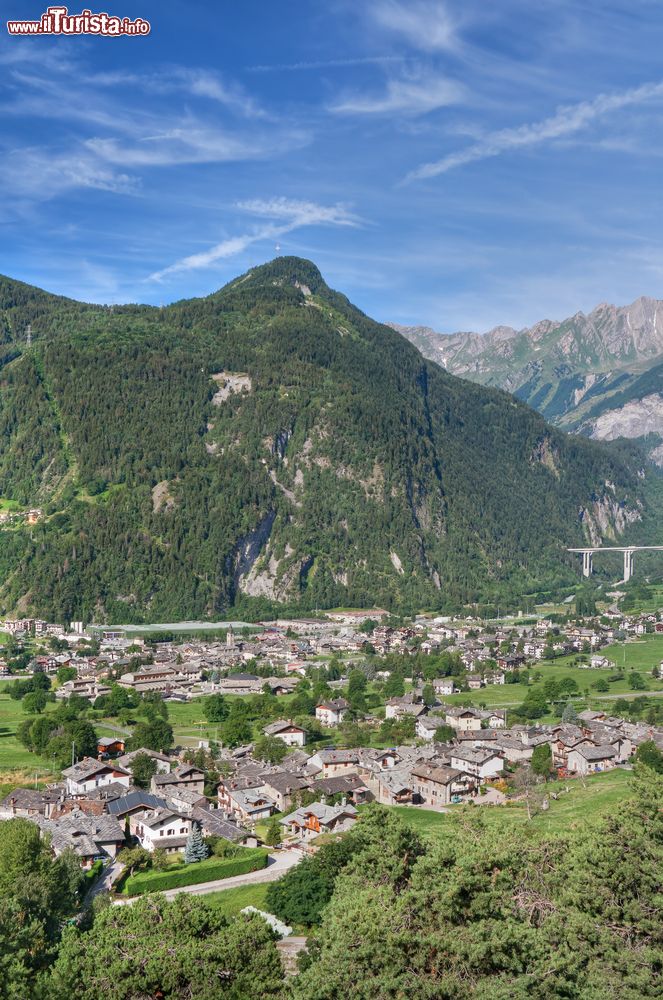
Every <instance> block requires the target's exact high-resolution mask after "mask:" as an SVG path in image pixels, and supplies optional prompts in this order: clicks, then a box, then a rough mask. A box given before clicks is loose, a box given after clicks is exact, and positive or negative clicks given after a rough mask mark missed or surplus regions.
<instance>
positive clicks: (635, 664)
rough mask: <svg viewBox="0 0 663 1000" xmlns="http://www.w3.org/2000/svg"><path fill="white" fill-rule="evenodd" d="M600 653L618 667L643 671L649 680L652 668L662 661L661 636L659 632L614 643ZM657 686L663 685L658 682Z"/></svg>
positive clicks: (662, 638) (662, 636)
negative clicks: (648, 676)
mask: <svg viewBox="0 0 663 1000" xmlns="http://www.w3.org/2000/svg"><path fill="white" fill-rule="evenodd" d="M600 653H601V656H607V658H608V659H609V660H612V662H613V663H614V664H616V666H618V667H626V669H627V670H631V669H632V668H634V669H636V670H644V671H646V672H647V673H648V674H649V675H650V678H651V669H652V667H655V666H658V664H659V663H660V662H661V660H663V635H662V634H661V633H660V632H659V633H653V634H652V635H643V636H639V637H638V638H637V639H629V641H628V642H616V643H613V645H611V646H606V648H605V649H602V650H600ZM659 686H661V687H663V683H661V682H659Z"/></svg>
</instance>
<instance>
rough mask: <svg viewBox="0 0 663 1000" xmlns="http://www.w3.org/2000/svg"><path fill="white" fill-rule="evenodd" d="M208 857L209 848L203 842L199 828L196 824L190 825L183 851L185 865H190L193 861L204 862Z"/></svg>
mask: <svg viewBox="0 0 663 1000" xmlns="http://www.w3.org/2000/svg"><path fill="white" fill-rule="evenodd" d="M208 856H209V848H208V847H207V844H206V843H205V841H204V840H203V835H202V833H201V830H200V826H199V824H198V823H192V824H191V833H190V834H189V836H188V838H187V842H186V847H185V849H184V861H185V863H186V864H187V865H190V864H192V863H193V862H194V861H204V860H205V858H206V857H208Z"/></svg>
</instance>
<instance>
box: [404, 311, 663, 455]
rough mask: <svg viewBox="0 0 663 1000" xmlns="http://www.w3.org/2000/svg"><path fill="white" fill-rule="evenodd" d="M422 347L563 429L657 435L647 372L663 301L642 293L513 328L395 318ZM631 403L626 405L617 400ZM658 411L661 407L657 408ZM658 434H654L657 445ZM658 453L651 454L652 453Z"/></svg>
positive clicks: (657, 353)
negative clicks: (481, 330)
mask: <svg viewBox="0 0 663 1000" xmlns="http://www.w3.org/2000/svg"><path fill="white" fill-rule="evenodd" d="M393 327H394V329H397V330H398V331H399V332H401V333H403V335H404V336H407V337H408V339H409V340H411V341H412V342H413V343H415V344H416V346H418V347H419V349H420V350H421V351H422V353H424V354H425V356H426V357H429V358H430V359H431V360H434V361H436V362H437V363H439V364H441V365H442V366H443V367H445V368H446V370H447V371H450V372H452V373H453V374H456V375H459V376H460V377H463V378H468V379H472V380H474V381H477V382H479V383H480V384H482V385H496V386H499V387H500V388H503V389H505V390H507V391H509V392H512V393H514V395H516V396H517V397H518V398H519V399H522V400H523V401H524V402H527V403H528V404H529V405H531V406H533V407H534V408H535V409H537V410H539V411H540V412H541V413H542V414H543V415H544V416H545V417H546V418H547V419H548V420H550V421H551V422H553V423H554V424H556V425H557V426H560V427H562V428H564V429H566V430H570V431H577V432H579V433H582V434H585V435H587V436H590V437H595V438H599V439H608V440H611V439H614V438H615V437H618V436H620V435H621V434H623V435H624V436H628V437H641V436H643V435H642V434H639V433H636V432H637V430H638V427H637V422H638V405H639V403H640V402H641V401H642V400H644V398H645V395H649V396H652V395H653V396H656V397H657V398H659V397H660V398H661V406H660V407H659V406H658V405H657V404H656V402H655V400H652V399H649V400H648V402H647V403H644V404H643V405H642V407H641V409H642V415H643V418H644V417H645V416H647V421H646V428H647V430H646V431H643V434H644V433H650V434H654V435H659V436H660V437H661V439H662V440H663V396H661V391H660V390H661V389H663V380H662V381H661V382H660V385H656V384H654V383H655V380H654V379H653V378H652V377H651V376H650V375H648V373H649V372H652V371H656V370H657V368H658V366H659V363H663V301H661V300H659V299H655V298H651V297H647V296H641V297H640V298H638V299H636V300H635V301H634V302H632V303H631V304H630V305H628V306H614V305H610V304H609V303H600V304H599V305H598V306H596V308H595V309H593V310H592V311H591V312H589V313H584V312H581V311H580V312H577V313H575V314H574V315H573V316H571V317H569V318H567V319H565V320H562V321H556V320H548V319H546V320H541V321H539V322H538V323H536V324H534V325H533V326H531V327H525V328H523V329H521V330H515V329H513V328H512V327H504V326H498V327H494V328H493V329H492V330H489V331H488V332H487V333H485V334H476V333H457V334H437V333H436V332H435V331H434V330H432V329H431V328H429V327H404V326H402V325H396V324H393ZM626 403H628V404H630V406H629V410H628V411H626V412H624V411H623V409H622V407H623V406H624V405H625V404H626ZM659 411H660V412H659ZM659 445H660V442H656V441H654V442H653V445H652V446H651V447H650V451H651V452H655V451H656V448H657V447H658V446H659ZM654 457H655V458H656V457H657V456H656V454H655V455H654Z"/></svg>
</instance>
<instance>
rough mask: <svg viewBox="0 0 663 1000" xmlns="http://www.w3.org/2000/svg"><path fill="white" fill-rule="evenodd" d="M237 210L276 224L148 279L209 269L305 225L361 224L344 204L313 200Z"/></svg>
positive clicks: (255, 203) (249, 204)
mask: <svg viewBox="0 0 663 1000" xmlns="http://www.w3.org/2000/svg"><path fill="white" fill-rule="evenodd" d="M236 207H237V208H238V209H240V210H242V211H245V212H249V213H250V214H251V215H256V216H260V217H261V218H264V219H274V220H277V222H269V223H267V224H265V225H262V226H259V227H257V228H256V229H254V230H252V231H251V232H249V233H242V234H240V235H238V236H232V237H230V238H229V239H226V240H223V241H222V242H221V243H217V244H216V245H215V246H213V247H210V248H209V249H208V250H203V251H202V252H200V253H195V254H191V255H189V256H188V257H182V258H181V259H180V260H176V261H175V262H174V263H173V264H170V265H169V266H168V267H165V268H163V269H162V270H160V271H155V272H154V274H151V275H150V277H149V280H150V281H162V280H163V279H164V278H167V277H169V276H171V275H173V274H181V273H182V272H184V271H196V270H199V269H201V268H205V267H210V266H211V265H212V264H215V263H216V262H217V261H219V260H226V259H227V258H229V257H235V256H236V255H237V254H239V253H242V252H243V251H244V250H246V249H247V248H248V247H250V246H252V245H253V244H255V243H261V242H263V241H264V240H278V239H280V238H281V237H282V236H285V235H286V233H291V232H293V231H294V230H295V229H302V228H304V227H305V226H323V225H332V226H356V225H358V224H359V219H358V218H357V217H356V216H355V215H353V214H352V213H351V212H350V210H349V209H348V207H347V206H346V205H342V204H338V205H318V204H316V203H315V202H311V201H295V200H293V199H289V198H273V199H270V200H262V199H252V200H250V201H244V202H239V203H238V204H237V206H236ZM277 223H278V224H277Z"/></svg>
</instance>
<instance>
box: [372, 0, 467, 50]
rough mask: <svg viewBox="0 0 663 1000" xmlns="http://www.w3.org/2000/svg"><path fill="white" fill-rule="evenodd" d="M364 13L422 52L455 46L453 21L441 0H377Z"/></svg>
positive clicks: (455, 35)
mask: <svg viewBox="0 0 663 1000" xmlns="http://www.w3.org/2000/svg"><path fill="white" fill-rule="evenodd" d="M367 13H368V15H369V17H370V18H371V19H372V20H373V21H374V22H375V23H376V24H377V25H378V26H379V27H381V28H384V29H386V30H387V31H389V32H391V33H394V34H396V35H398V36H400V37H401V38H403V39H404V40H405V41H406V42H408V43H409V44H410V45H411V46H412V47H413V48H416V49H420V50H421V51H422V52H448V51H449V50H452V49H455V48H456V46H457V45H458V36H457V32H456V25H455V22H454V20H453V18H452V17H451V15H450V14H449V11H448V10H447V7H446V4H445V3H443V2H442V0H378V2H376V3H372V4H371V5H370V6H369V7H368V8H367Z"/></svg>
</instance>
